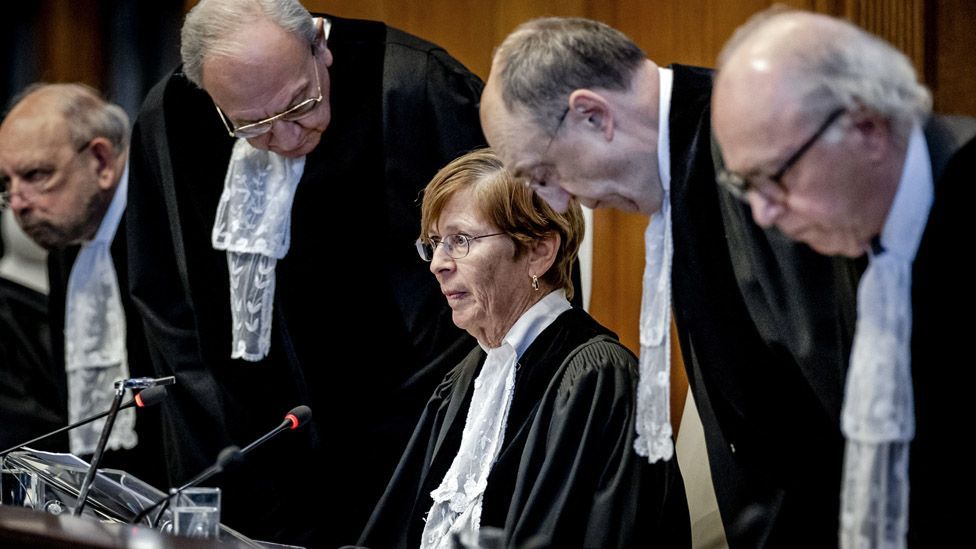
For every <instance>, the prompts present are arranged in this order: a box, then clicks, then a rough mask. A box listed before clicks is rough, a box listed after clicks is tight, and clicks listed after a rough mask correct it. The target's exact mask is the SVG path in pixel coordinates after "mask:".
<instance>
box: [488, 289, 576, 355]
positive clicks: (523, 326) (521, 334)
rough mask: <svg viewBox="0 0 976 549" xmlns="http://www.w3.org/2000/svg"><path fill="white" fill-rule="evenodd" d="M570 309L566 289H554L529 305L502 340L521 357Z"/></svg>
mask: <svg viewBox="0 0 976 549" xmlns="http://www.w3.org/2000/svg"><path fill="white" fill-rule="evenodd" d="M570 309H572V306H571V305H570V304H569V301H567V300H566V291H565V290H563V289H559V290H553V291H552V292H550V293H549V295H547V296H546V297H544V298H542V299H541V300H539V302H538V303H536V304H535V305H533V306H531V307H529V310H528V311H525V312H524V313H522V316H520V317H519V319H518V320H516V321H515V324H514V325H513V326H512V327H511V328H510V329H509V330H508V333H507V334H505V337H504V338H503V339H502V341H503V342H504V343H507V344H509V345H511V346H512V348H513V349H515V354H516V355H517V356H519V357H521V356H522V353H524V352H525V350H526V349H528V348H529V345H531V344H532V342H533V341H535V338H537V337H539V334H541V333H542V331H543V330H545V329H546V328H548V327H549V325H550V324H552V323H553V322H555V321H556V318H557V317H558V316H559V315H561V314H563V313H564V312H566V311H568V310H570ZM481 348H482V349H484V350H485V352H488V348H487V347H485V346H484V345H482V346H481Z"/></svg>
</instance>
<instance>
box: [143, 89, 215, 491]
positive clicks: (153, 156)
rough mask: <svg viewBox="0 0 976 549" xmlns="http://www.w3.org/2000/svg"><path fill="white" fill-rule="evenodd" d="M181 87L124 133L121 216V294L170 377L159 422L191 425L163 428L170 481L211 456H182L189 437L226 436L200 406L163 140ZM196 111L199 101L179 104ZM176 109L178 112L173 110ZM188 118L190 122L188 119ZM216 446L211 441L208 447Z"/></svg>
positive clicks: (210, 393) (202, 375)
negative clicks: (125, 284)
mask: <svg viewBox="0 0 976 549" xmlns="http://www.w3.org/2000/svg"><path fill="white" fill-rule="evenodd" d="M187 86H189V84H188V83H185V80H184V79H183V78H182V77H181V76H179V75H178V74H174V75H173V76H171V77H169V78H167V79H164V80H163V81H162V82H160V83H159V84H158V85H157V86H156V87H155V88H153V90H152V91H151V92H150V94H149V96H148V97H147V98H146V101H145V103H144V105H143V108H142V111H141V112H140V115H139V118H138V120H137V121H136V124H135V127H134V128H133V132H132V144H131V146H130V156H129V163H130V174H131V175H130V184H129V196H128V205H127V209H126V231H127V234H126V239H127V243H128V262H129V291H130V294H131V296H132V300H133V303H134V304H135V307H136V309H137V311H138V315H139V317H141V318H142V321H143V326H144V328H145V336H146V345H147V349H148V352H149V356H150V359H151V362H152V367H153V370H154V371H155V374H156V375H157V376H160V377H162V376H170V375H173V376H177V380H178V382H177V385H175V386H173V387H170V388H169V398H168V399H167V400H168V401H169V402H168V403H167V404H166V405H164V406H163V409H162V413H163V415H164V416H178V417H179V419H175V420H174V419H171V420H170V421H164V422H163V424H164V426H166V425H191V424H192V425H194V426H195V427H194V428H195V429H196V431H195V432H194V433H189V432H176V431H175V430H174V429H167V428H166V427H164V437H165V438H166V439H167V441H166V442H167V446H169V447H170V448H171V449H173V451H175V452H179V453H180V454H181V455H179V456H177V459H176V460H175V461H174V463H172V464H171V466H176V467H177V469H178V471H173V474H174V478H173V479H172V480H173V481H177V482H178V481H181V480H185V478H188V477H189V476H190V475H191V474H193V473H194V472H195V471H197V470H199V469H201V468H203V467H204V466H206V464H207V460H208V459H210V458H209V456H212V455H216V452H217V451H218V450H219V446H217V447H216V448H215V449H212V450H207V451H204V452H200V453H197V454H194V455H191V454H187V453H186V449H188V448H192V449H197V448H198V445H199V444H201V441H200V440H199V437H196V438H195V437H194V434H195V433H200V432H205V433H225V432H227V429H226V426H225V424H224V421H223V420H224V418H223V416H221V415H219V414H214V413H211V411H210V410H208V409H205V408H204V406H203V405H201V403H207V404H208V405H210V404H212V405H213V409H222V407H221V405H220V404H219V403H215V402H214V401H215V400H219V399H220V394H221V393H220V391H219V390H218V389H217V387H216V384H215V382H214V379H213V377H212V375H211V374H210V373H209V372H208V371H207V369H206V365H205V363H204V360H203V358H202V354H201V353H202V351H201V347H200V341H199V337H198V335H197V329H196V321H195V317H194V312H193V305H192V303H191V301H190V297H189V296H190V291H189V283H188V281H187V273H186V262H187V258H186V251H185V250H184V247H183V240H184V239H183V233H182V230H183V228H182V225H181V218H180V213H179V209H178V207H177V199H176V189H175V180H174V173H173V170H174V168H173V161H172V158H171V154H170V153H171V141H170V135H169V130H168V126H167V120H166V116H165V114H164V113H165V110H166V109H165V108H164V105H165V101H166V100H172V99H171V98H170V94H171V93H175V92H176V91H179V90H182V89H183V88H185V87H187ZM188 105H192V108H195V109H197V110H199V109H200V107H198V105H199V102H196V103H190V102H184V103H183V105H181V106H183V107H186V108H191V107H189V106H188ZM177 110H178V109H177ZM192 114H193V113H191V114H190V116H191V117H192ZM214 444H215V445H216V444H219V442H215V443H214Z"/></svg>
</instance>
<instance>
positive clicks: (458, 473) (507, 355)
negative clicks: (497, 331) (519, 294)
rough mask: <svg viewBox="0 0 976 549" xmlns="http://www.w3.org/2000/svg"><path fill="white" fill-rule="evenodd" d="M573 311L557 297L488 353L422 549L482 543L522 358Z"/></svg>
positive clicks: (534, 311)
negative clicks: (465, 540)
mask: <svg viewBox="0 0 976 549" xmlns="http://www.w3.org/2000/svg"><path fill="white" fill-rule="evenodd" d="M570 308H571V307H570V305H569V302H568V301H566V292H564V291H563V290H556V291H554V292H551V293H550V294H549V295H547V296H546V297H544V298H542V300H540V301H539V302H538V303H536V304H535V305H533V306H532V307H531V308H529V310H528V311H526V312H525V313H524V314H523V315H522V316H521V317H520V318H519V319H518V321H516V322H515V325H514V326H512V328H511V329H510V330H509V331H508V333H507V334H506V335H505V338H504V339H503V340H502V345H501V346H500V347H496V348H493V349H485V351H487V353H488V356H487V357H486V358H485V363H484V366H482V368H481V373H480V374H478V377H477V378H476V379H475V381H474V394H473V395H472V397H471V407H470V408H468V415H467V419H466V420H465V422H464V431H463V432H462V434H461V445H460V446H459V447H458V453H457V455H456V456H454V461H453V462H451V467H450V468H449V469H448V470H447V474H445V475H444V479H443V480H442V481H441V484H440V485H439V486H438V487H437V488H436V489H435V490H434V491H433V492H431V493H430V496H431V498H433V500H434V503H433V505H432V506H431V508H430V511H428V513H427V524H425V525H424V533H423V536H422V537H421V541H420V546H421V547H422V548H425V549H426V548H450V547H453V546H454V545H453V542H452V538H453V536H454V535H455V534H459V535H460V534H462V533H466V534H467V535H473V536H474V537H472V538H471V539H477V535H478V530H479V529H480V528H481V502H482V497H483V496H484V492H485V488H487V486H488V475H489V474H490V473H491V467H492V465H494V463H495V459H497V458H498V454H499V452H500V451H501V448H502V443H503V442H504V440H505V426H506V423H507V421H508V410H509V408H510V407H511V405H512V397H513V395H514V393H515V370H516V369H517V368H518V365H517V364H518V358H519V357H520V356H522V353H524V352H525V350H526V349H527V348H528V347H529V345H530V344H531V343H532V342H533V341H535V338H536V337H538V335H539V334H540V333H542V331H543V330H545V329H546V328H547V327H549V325H550V324H552V323H553V322H554V321H555V320H556V318H557V317H558V316H559V315H561V314H562V313H564V312H566V311H568V310H569V309H570Z"/></svg>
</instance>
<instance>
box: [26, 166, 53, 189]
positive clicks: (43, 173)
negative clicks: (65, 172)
mask: <svg viewBox="0 0 976 549" xmlns="http://www.w3.org/2000/svg"><path fill="white" fill-rule="evenodd" d="M52 173H53V170H51V169H49V168H32V169H30V170H27V171H26V172H24V182H25V183H27V184H31V185H33V184H37V183H43V182H45V181H47V180H48V178H50V177H51V174H52Z"/></svg>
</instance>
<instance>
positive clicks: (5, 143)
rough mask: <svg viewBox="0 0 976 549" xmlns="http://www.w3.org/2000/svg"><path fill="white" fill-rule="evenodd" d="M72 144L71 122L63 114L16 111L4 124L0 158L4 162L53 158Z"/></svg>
mask: <svg viewBox="0 0 976 549" xmlns="http://www.w3.org/2000/svg"><path fill="white" fill-rule="evenodd" d="M70 145H71V143H70V135H69V133H68V127H67V124H65V121H64V118H63V117H62V116H60V115H59V114H55V113H51V112H43V113H34V112H23V111H17V110H15V111H12V112H11V113H10V115H9V116H8V117H7V119H6V120H4V121H3V123H2V124H0V159H2V160H3V162H4V163H7V162H10V161H13V160H16V161H18V162H19V161H27V160H35V159H38V158H50V156H51V155H52V154H54V153H55V152H56V151H58V150H59V149H60V148H62V147H69V146H70Z"/></svg>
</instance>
